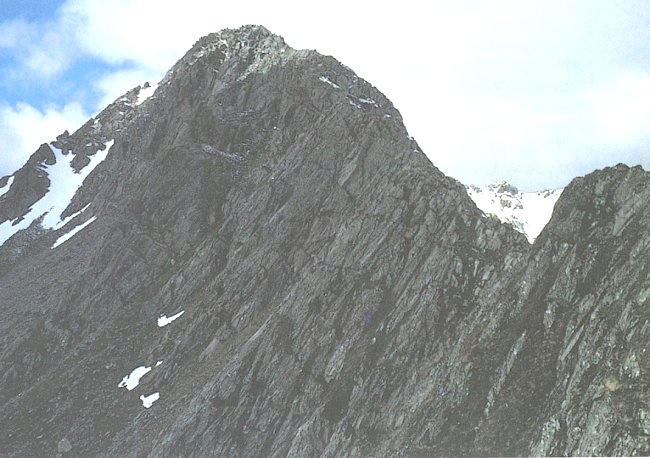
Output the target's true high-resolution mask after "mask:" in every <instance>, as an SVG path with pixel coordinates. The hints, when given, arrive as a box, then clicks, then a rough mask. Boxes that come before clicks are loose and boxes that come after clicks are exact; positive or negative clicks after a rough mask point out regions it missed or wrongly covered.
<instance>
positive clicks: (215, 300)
mask: <svg viewBox="0 0 650 458" xmlns="http://www.w3.org/2000/svg"><path fill="white" fill-rule="evenodd" d="M50 153H51V154H50ZM100 159H101V160H100ZM56 164H58V167H61V170H63V171H64V172H61V174H60V175H56V176H57V177H58V176H64V177H68V172H69V171H70V170H71V171H72V172H70V174H69V176H73V178H74V176H75V175H77V174H78V173H84V170H88V169H87V167H92V170H90V171H89V172H88V174H87V176H85V177H84V179H83V183H82V184H81V185H80V186H79V187H75V188H74V189H73V192H72V193H69V194H65V196H66V199H67V200H62V199H63V197H61V199H58V200H57V205H56V206H52V207H51V208H50V207H48V208H49V209H48V210H47V212H46V213H47V214H44V215H39V217H38V218H36V219H34V220H32V221H30V223H29V225H27V226H26V227H24V228H23V227H21V228H18V229H16V228H15V227H14V223H16V224H18V222H19V221H20V218H21V217H23V216H24V215H26V214H28V212H29V211H30V209H32V208H34V205H35V203H37V202H40V201H41V200H42V199H43V198H46V197H44V196H47V195H48V193H49V192H50V191H51V189H52V186H54V185H53V182H54V181H53V178H52V177H53V175H50V174H48V175H47V176H46V175H45V173H43V172H47V170H52V169H51V168H50V167H53V166H56ZM65 167H67V168H65ZM57 170H59V169H57ZM39 174H40V175H42V176H39ZM12 178H13V179H12ZM68 178H69V177H68ZM10 180H11V181H12V182H11V183H9V182H10ZM66 180H67V179H66ZM649 181H650V180H649V176H648V173H647V172H645V171H644V170H642V169H641V168H639V167H637V168H629V167H627V166H623V165H619V166H616V167H613V168H609V169H605V170H601V171H597V172H594V173H592V174H590V175H588V176H586V177H584V178H577V179H575V180H574V181H573V182H572V183H571V184H570V185H569V186H568V187H567V188H566V189H565V190H564V191H563V193H562V195H561V196H560V198H559V200H558V201H557V204H556V205H555V210H554V212H553V214H552V216H551V217H550V221H548V224H547V225H546V227H545V228H544V229H543V230H542V231H541V233H540V234H539V236H537V237H536V240H535V242H534V243H533V244H531V243H529V240H527V238H526V237H525V236H524V235H523V234H521V233H520V232H518V231H516V230H515V229H513V228H512V226H511V225H509V224H503V223H501V222H500V221H499V220H498V219H496V218H490V217H488V216H486V215H485V214H484V213H483V211H481V210H479V209H478V208H477V207H476V205H475V204H474V202H473V201H472V200H471V199H470V197H469V196H468V193H467V191H466V189H465V187H464V186H463V185H461V184H460V183H458V182H457V181H455V180H453V179H451V178H449V177H446V176H444V175H443V174H442V173H441V172H440V171H438V170H437V169H436V168H435V167H434V166H433V165H432V164H431V163H430V162H429V160H428V159H427V157H426V156H425V155H424V154H423V153H422V152H421V151H420V149H419V147H418V145H417V144H416V143H415V141H414V140H413V139H411V138H410V137H409V136H408V134H407V132H406V129H405V127H404V126H403V124H402V121H401V116H400V114H399V112H398V111H397V110H396V109H395V108H394V107H393V106H392V104H391V103H390V101H389V100H388V99H387V98H386V97H385V96H384V95H383V94H381V93H380V92H379V91H378V90H377V89H375V88H374V87H373V86H371V85H370V84H369V83H367V82H366V81H364V80H362V79H361V78H359V77H358V76H356V75H355V74H354V72H353V71H352V70H350V69H348V68H347V67H345V66H343V65H341V64H340V63H338V62H337V61H336V60H335V59H333V58H331V57H326V56H322V55H319V54H318V53H316V52H313V51H297V50H293V49H291V48H290V47H288V46H287V45H286V44H285V43H284V41H283V40H282V39H281V38H280V37H278V36H276V35H273V34H272V33H270V32H269V31H267V30H266V29H264V28H262V27H255V26H246V27H243V28H240V29H237V30H225V31H222V32H219V33H217V34H212V35H209V36H207V37H205V38H202V39H201V40H199V42H197V43H196V45H195V46H194V47H193V48H192V49H191V50H190V51H189V52H188V53H187V54H186V55H185V56H184V57H183V58H182V59H181V60H180V61H179V62H178V63H177V64H176V65H175V66H174V67H173V68H172V69H171V70H170V71H169V73H168V74H167V76H166V77H165V78H164V79H163V80H162V81H161V82H159V84H158V85H157V86H156V85H153V86H151V87H142V88H136V89H134V90H132V91H129V92H128V93H127V94H125V95H124V96H123V97H121V98H120V99H118V100H117V101H116V102H115V103H113V104H112V105H110V106H109V107H107V108H106V110H105V111H103V112H102V113H100V114H99V115H98V116H97V117H96V118H93V119H91V120H89V122H88V123H87V124H86V125H84V126H83V127H82V128H81V129H80V130H79V131H77V132H75V133H73V134H71V135H67V134H65V135H62V136H60V137H59V138H58V139H57V140H56V141H55V142H53V143H51V144H46V145H43V146H42V147H41V149H39V150H38V151H37V153H35V155H34V156H33V157H32V159H30V161H29V162H28V163H27V164H26V165H25V167H23V168H22V169H21V170H20V171H18V172H17V173H16V174H14V175H12V177H5V178H2V179H0V193H3V194H2V195H1V196H0V223H4V222H6V221H10V223H11V224H10V225H11V226H12V227H14V229H15V232H13V233H12V234H11V235H10V236H9V238H7V239H6V240H5V241H4V243H3V244H2V246H1V247H0V261H1V264H0V310H1V311H2V315H1V316H2V319H1V320H0V387H1V388H2V389H1V390H0V403H1V404H2V407H3V409H2V411H3V415H2V417H1V418H0V431H2V433H1V434H2V437H1V439H0V454H2V455H3V456H4V455H8V456H50V455H56V454H57V453H59V454H61V455H70V456H88V455H91V456H92V455H101V456H135V455H137V456H176V455H181V456H314V455H325V456H350V455H352V456H436V455H475V456H476V455H531V454H532V455H635V454H647V453H648V452H649V451H650V448H649V443H648V437H649V434H650V423H649V421H650V420H648V419H649V418H650V411H649V408H650V407H649V405H650V399H648V393H650V387H648V380H650V378H649V377H648V369H649V365H650V359H649V355H650V352H648V349H647V343H648V342H649V341H650V339H649V338H648V333H649V331H650V325H649V324H648V320H649V318H650V317H649V315H650V312H649V308H648V297H649V295H650V284H649V281H648V263H647V262H646V261H645V260H646V259H648V258H649V256H648V255H649V253H648V248H649V247H650V240H649V236H648V234H649V228H648V225H649V224H650V218H649V214H650V212H649V208H648V205H649V204H648V202H650V195H649V194H650V186H649V184H650V183H649ZM71 182H72V181H71ZM57 183H58V182H57ZM65 183H68V181H65ZM74 183H75V184H74V186H77V184H76V182H74ZM8 184H9V185H8ZM56 186H59V184H56ZM61 186H62V187H61V189H65V190H68V187H66V186H63V185H61ZM57 189H59V188H57ZM62 192H63V191H62ZM57 195H58V194H57ZM61 195H63V194H61ZM44 211H45V210H44ZM48 215H50V216H49V218H51V219H53V220H56V221H55V223H54V224H53V225H51V224H45V222H46V218H48ZM41 216H42V217H41ZM48 221H49V220H48ZM89 221H90V222H89ZM62 240H63V241H62Z"/></svg>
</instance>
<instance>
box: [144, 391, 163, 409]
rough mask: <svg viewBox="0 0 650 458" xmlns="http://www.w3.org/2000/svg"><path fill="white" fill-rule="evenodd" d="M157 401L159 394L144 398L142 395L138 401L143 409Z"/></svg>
mask: <svg viewBox="0 0 650 458" xmlns="http://www.w3.org/2000/svg"><path fill="white" fill-rule="evenodd" d="M158 399H160V393H159V392H155V393H153V394H150V395H149V396H145V395H144V394H141V395H140V400H141V401H142V407H144V408H145V409H148V408H149V407H151V406H152V405H153V403H154V402H156V401H157V400H158Z"/></svg>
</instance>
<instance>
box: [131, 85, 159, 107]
mask: <svg viewBox="0 0 650 458" xmlns="http://www.w3.org/2000/svg"><path fill="white" fill-rule="evenodd" d="M156 89H158V84H154V85H153V86H148V87H146V88H142V89H140V92H138V98H137V100H136V101H135V104H136V105H140V104H141V103H142V102H144V101H145V100H147V99H148V98H150V97H151V96H152V95H153V93H154V92H156Z"/></svg>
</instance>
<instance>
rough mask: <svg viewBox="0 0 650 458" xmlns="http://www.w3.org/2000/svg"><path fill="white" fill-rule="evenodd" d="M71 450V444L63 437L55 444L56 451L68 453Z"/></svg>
mask: <svg viewBox="0 0 650 458" xmlns="http://www.w3.org/2000/svg"><path fill="white" fill-rule="evenodd" d="M71 450H72V444H71V443H70V441H69V440H68V439H66V438H65V437H64V438H63V439H61V440H60V441H59V444H58V445H57V451H58V452H59V453H68V452H70V451H71Z"/></svg>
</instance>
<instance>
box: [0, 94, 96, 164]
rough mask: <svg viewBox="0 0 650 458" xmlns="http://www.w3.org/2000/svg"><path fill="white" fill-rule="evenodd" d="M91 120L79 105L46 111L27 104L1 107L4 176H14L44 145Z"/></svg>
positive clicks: (0, 156)
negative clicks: (12, 174) (64, 132)
mask: <svg viewBox="0 0 650 458" xmlns="http://www.w3.org/2000/svg"><path fill="white" fill-rule="evenodd" d="M88 118H89V116H88V114H86V112H85V111H84V109H83V108H82V107H81V105H79V104H78V103H70V104H68V105H65V106H63V107H57V106H48V107H47V108H45V110H43V111H41V110H39V109H37V108H34V107H33V106H31V105H28V104H25V103H19V104H18V105H16V106H10V105H6V104H4V105H0V138H1V139H2V142H0V176H5V175H8V174H11V173H13V172H14V171H16V170H17V169H19V168H20V167H21V166H22V165H23V164H24V163H25V161H26V160H27V159H28V158H29V156H30V155H31V154H32V153H34V152H35V151H36V150H37V149H38V147H39V146H40V145H41V144H43V143H48V142H51V141H53V140H54V139H55V138H56V137H57V136H58V135H59V134H61V133H63V131H65V130H66V129H67V130H69V131H70V132H72V131H73V130H76V129H77V128H78V127H80V126H81V125H82V124H83V123H84V122H85V121H86V120H87V119H88Z"/></svg>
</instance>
